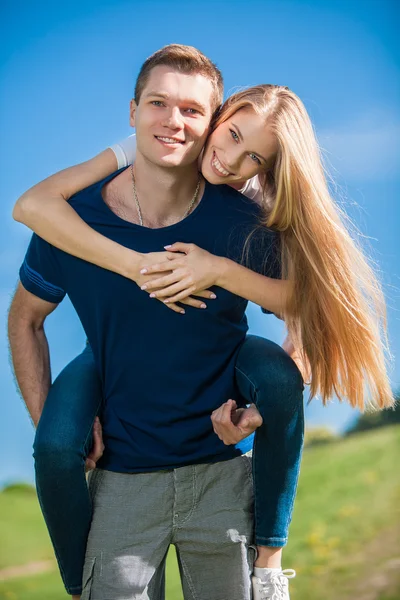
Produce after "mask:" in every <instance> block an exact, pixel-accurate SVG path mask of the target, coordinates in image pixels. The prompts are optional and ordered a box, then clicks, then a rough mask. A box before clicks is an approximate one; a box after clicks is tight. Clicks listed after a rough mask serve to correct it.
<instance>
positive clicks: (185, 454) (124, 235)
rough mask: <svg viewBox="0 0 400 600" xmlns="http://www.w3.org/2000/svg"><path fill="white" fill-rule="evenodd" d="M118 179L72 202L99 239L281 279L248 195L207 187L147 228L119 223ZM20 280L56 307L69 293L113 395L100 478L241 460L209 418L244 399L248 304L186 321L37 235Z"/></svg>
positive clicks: (229, 299)
mask: <svg viewBox="0 0 400 600" xmlns="http://www.w3.org/2000/svg"><path fill="white" fill-rule="evenodd" d="M118 174H119V171H118V172H117V173H116V174H113V175H111V176H110V177H108V178H106V179H104V180H103V181H101V182H99V183H97V184H95V185H93V186H91V187H89V188H87V189H85V190H83V191H82V192H80V193H78V194H76V195H75V196H73V197H72V198H71V200H70V204H71V206H72V207H73V208H74V209H75V210H76V212H77V213H78V214H79V215H80V216H81V217H82V219H84V221H86V223H88V224H89V225H90V226H91V227H93V228H94V229H95V230H96V231H98V232H100V233H102V234H103V235H105V236H107V237H108V238H110V239H112V240H114V241H116V242H118V243H120V244H122V245H124V246H126V247H128V248H131V249H133V250H136V251H138V252H143V253H144V252H155V251H162V250H163V249H164V246H165V245H167V244H172V243H174V242H177V241H180V242H192V243H194V244H197V245H198V246H200V247H201V248H204V249H206V250H208V251H209V252H212V253H213V254H216V255H219V256H227V257H229V258H231V259H233V260H235V261H237V262H244V264H248V265H249V266H250V267H251V268H253V269H254V270H257V271H259V272H263V273H265V274H266V275H269V276H272V277H278V276H279V259H278V254H279V250H278V249H279V238H278V235H277V234H276V233H273V232H271V231H268V230H266V229H265V228H258V229H256V230H255V228H256V226H257V225H258V224H259V220H258V219H259V208H258V207H257V205H255V204H254V203H253V202H251V201H249V200H248V199H247V198H245V197H244V196H243V195H242V194H240V193H239V192H236V191H235V190H233V189H232V188H230V187H227V186H223V185H221V186H212V185H210V184H206V187H205V192H204V195H203V198H202V200H201V202H200V203H199V205H198V206H197V207H196V208H195V210H194V211H193V212H192V213H191V214H190V215H189V216H188V217H186V218H185V219H183V220H182V221H180V222H178V223H176V224H174V225H171V226H169V227H163V228H160V229H149V228H147V227H141V226H139V225H135V224H133V223H129V222H128V221H125V220H124V219H121V218H120V217H118V216H117V215H116V214H114V213H113V212H112V211H111V209H110V208H109V207H108V206H107V205H106V203H105V202H104V200H103V197H102V188H103V186H104V184H105V183H106V182H107V181H109V180H110V179H111V178H112V177H114V176H115V175H118ZM254 230H255V231H254ZM252 232H254V233H253V234H252ZM249 234H252V235H251V236H250V239H249V240H248V239H247V238H248V236H249ZM246 240H247V243H246ZM20 279H21V282H22V284H23V286H24V287H25V288H26V289H27V290H28V291H29V292H31V293H32V294H35V295H36V296H38V297H39V298H42V299H43V300H47V301H49V302H56V303H59V302H61V300H62V299H63V298H64V296H65V294H68V296H69V298H70V299H71V302H72V304H73V305H74V307H75V309H76V312H77V313H78V316H79V318H80V320H81V322H82V324H83V327H84V329H85V332H86V335H87V338H88V340H89V342H90V345H91V347H92V350H93V355H94V358H95V362H96V365H97V368H98V371H99V374H100V377H101V381H102V385H103V393H104V411H103V415H102V423H103V434H104V442H105V452H104V454H103V457H102V458H101V460H100V461H99V463H98V466H99V467H101V468H104V469H108V470H111V471H118V472H141V471H154V470H163V469H168V468H174V467H179V466H184V465H189V464H195V463H207V462H215V461H222V460H227V459H230V458H233V457H234V456H237V455H238V454H240V453H241V450H240V449H238V448H235V447H233V446H225V445H224V444H223V443H222V442H221V441H220V440H219V439H218V437H217V436H216V435H215V433H214V432H213V429H212V425H211V420H210V416H211V413H212V411H213V410H215V409H216V408H218V407H219V406H220V405H221V404H222V403H223V402H226V400H228V398H235V399H239V400H240V398H239V394H238V391H237V389H236V387H235V377H234V368H235V361H236V357H237V354H238V351H239V349H240V346H241V344H242V342H243V341H244V339H245V335H246V331H247V319H246V316H245V308H246V305H247V301H246V300H244V299H243V298H240V297H238V296H236V295H234V294H232V293H230V292H228V291H226V290H224V289H221V288H217V287H216V288H215V292H216V294H217V299H216V300H212V301H209V302H208V303H207V309H206V310H198V309H195V308H192V307H188V306H187V307H185V310H186V314H185V315H180V314H176V313H174V312H173V311H171V310H169V309H168V308H167V307H165V306H164V305H163V304H162V303H161V302H160V301H158V300H156V299H151V298H150V297H149V294H148V293H147V292H145V291H142V290H140V288H139V287H138V286H137V285H136V283H134V282H132V281H130V280H129V279H126V278H124V277H122V276H120V275H117V274H116V273H113V272H111V271H107V270H106V269H102V268H100V267H97V266H96V265H93V264H91V263H88V262H86V261H84V260H81V259H79V258H75V257H74V256H71V255H69V254H66V253H65V252H62V251H61V250H58V249H57V248H55V247H53V246H51V245H50V244H48V243H47V242H45V241H44V240H42V239H41V238H39V237H38V236H36V235H34V236H33V237H32V240H31V243H30V246H29V249H28V251H27V254H26V257H25V260H24V263H23V265H22V267H21V269H20Z"/></svg>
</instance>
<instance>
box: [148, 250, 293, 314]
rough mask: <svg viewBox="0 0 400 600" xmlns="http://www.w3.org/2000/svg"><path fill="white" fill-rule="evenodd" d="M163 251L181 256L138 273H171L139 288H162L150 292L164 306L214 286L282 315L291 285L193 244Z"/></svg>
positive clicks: (288, 282)
mask: <svg viewBox="0 0 400 600" xmlns="http://www.w3.org/2000/svg"><path fill="white" fill-rule="evenodd" d="M166 249H167V250H168V251H170V252H181V253H183V256H182V255H181V256H178V257H177V258H176V259H175V260H170V261H168V263H161V264H160V263H158V264H154V265H153V266H152V267H148V268H147V266H146V267H145V268H144V269H143V270H142V271H141V272H142V273H143V274H144V273H146V274H147V275H150V274H151V275H154V274H155V273H162V272H163V271H172V273H171V274H169V275H166V276H164V277H160V278H157V279H154V280H152V281H151V282H149V283H146V284H145V285H144V286H143V287H142V289H145V290H147V291H150V290H152V289H155V288H157V287H158V288H163V289H159V290H158V291H154V292H153V294H154V297H155V298H159V299H163V300H164V302H166V303H169V302H179V300H180V299H181V297H184V296H185V295H187V294H192V295H194V296H195V295H196V292H197V291H198V290H201V289H209V288H210V287H212V286H213V285H217V286H219V287H222V288H225V289H226V290H228V291H229V292H232V293H234V294H236V295H237V296H241V297H242V298H245V299H246V300H250V301H251V302H254V303H255V304H258V305H259V306H262V307H263V308H265V309H267V310H269V311H270V312H273V313H275V314H276V315H281V314H284V312H285V308H286V305H287V300H288V297H289V294H290V293H291V282H290V281H282V280H281V279H272V278H270V277H265V276H264V275H259V274H258V273H255V272H254V271H251V270H250V269H248V268H247V267H243V266H242V265H239V264H238V263H236V262H234V261H233V260H230V259H228V258H223V257H220V256H215V255H214V254H210V253H209V252H207V251H206V250H203V249H202V248H199V247H198V246H195V245H194V244H182V243H176V244H173V245H172V246H166Z"/></svg>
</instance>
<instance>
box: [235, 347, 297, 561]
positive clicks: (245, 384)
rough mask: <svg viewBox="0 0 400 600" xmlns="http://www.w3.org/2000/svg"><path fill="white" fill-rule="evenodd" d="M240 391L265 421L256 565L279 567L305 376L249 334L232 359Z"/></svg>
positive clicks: (257, 458)
mask: <svg viewBox="0 0 400 600" xmlns="http://www.w3.org/2000/svg"><path fill="white" fill-rule="evenodd" d="M236 381H237V384H238V387H239V391H240V393H241V394H242V396H243V397H244V398H245V399H246V400H247V402H249V403H253V404H255V405H256V406H257V408H258V410H259V412H260V413H261V416H262V418H263V424H262V426H261V427H259V428H258V429H257V431H256V435H255V442H254V449H253V478H254V502H255V532H256V544H257V550H258V557H257V560H256V563H255V564H256V566H258V567H279V566H280V558H281V550H282V547H283V546H284V545H285V544H286V542H287V538H288V528H289V524H290V521H291V518H292V511H293V503H294V499H295V495H296V489H297V480H298V476H299V470H300V460H301V453H302V448H303V436H304V415H303V389H304V386H303V380H302V377H301V374H300V371H299V370H298V368H297V366H296V365H295V363H294V362H293V360H292V359H291V358H290V356H289V355H288V354H287V353H286V352H285V351H284V350H283V349H282V348H281V347H280V346H278V345H277V344H275V343H274V342H271V341H269V340H266V339H264V338H261V337H257V336H253V335H249V336H247V338H246V340H245V342H244V343H243V346H242V347H241V349H240V353H239V355H238V358H237V361H236Z"/></svg>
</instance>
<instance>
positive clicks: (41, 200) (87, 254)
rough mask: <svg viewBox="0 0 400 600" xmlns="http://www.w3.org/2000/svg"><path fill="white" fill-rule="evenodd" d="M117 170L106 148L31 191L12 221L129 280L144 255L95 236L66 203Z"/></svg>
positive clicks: (58, 246) (115, 163)
mask: <svg viewBox="0 0 400 600" xmlns="http://www.w3.org/2000/svg"><path fill="white" fill-rule="evenodd" d="M116 169H117V160H116V157H115V154H114V152H113V151H112V150H110V149H109V148H108V149H107V150H104V152H101V154H98V155H97V156H95V157H94V158H92V159H91V160H88V161H86V162H84V163H81V164H79V165H76V166H74V167H70V168H68V169H64V170H63V171H60V172H59V173H56V174H55V175H52V176H51V177H48V178H47V179H45V180H44V181H41V182H40V183H38V184H37V185H35V186H33V187H32V188H30V189H29V190H28V191H27V192H25V193H24V194H23V195H22V196H21V197H20V198H19V199H18V200H17V203H16V204H15V207H14V210H13V217H14V219H15V220H16V221H19V222H20V223H23V224H24V225H26V226H27V227H29V228H30V229H32V230H33V231H34V232H35V233H37V234H38V235H39V236H40V237H41V238H43V239H44V240H46V241H47V242H49V243H50V244H52V245H53V246H56V247H57V248H59V249H60V250H63V251H64V252H67V253H68V254H73V255H74V256H77V257H78V258H82V259H84V260H87V261H88V262H92V263H94V264H95V265H98V266H99V267H103V268H104V269H108V270H110V271H114V272H115V273H119V274H120V275H123V276H124V277H130V278H131V279H132V278H133V277H132V274H133V273H134V272H135V269H136V270H137V269H138V268H139V266H140V260H141V259H142V258H143V255H142V254H139V253H137V252H134V251H132V250H129V249H128V248H124V246H121V245H119V244H117V243H116V242H113V241H112V240H110V239H108V238H106V237H104V236H102V235H101V234H100V233H97V231H95V230H94V229H92V228H91V227H90V226H89V225H87V224H86V223H85V222H84V221H83V220H82V219H81V218H80V216H79V215H78V214H77V213H76V212H75V211H74V209H73V208H72V207H71V206H70V205H69V204H68V202H67V200H68V199H69V198H70V197H71V196H73V195H74V194H76V193H77V192H79V191H81V190H83V189H85V188H86V187H88V186H90V185H92V184H93V183H96V182H97V181H100V180H101V179H104V177H107V175H110V174H111V173H113V172H114V171H115V170H116Z"/></svg>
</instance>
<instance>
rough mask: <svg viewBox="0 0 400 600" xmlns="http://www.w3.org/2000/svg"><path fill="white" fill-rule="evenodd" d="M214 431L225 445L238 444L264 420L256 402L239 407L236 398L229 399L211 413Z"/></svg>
mask: <svg viewBox="0 0 400 600" xmlns="http://www.w3.org/2000/svg"><path fill="white" fill-rule="evenodd" d="M211 421H212V424H213V428H214V432H215V433H216V434H217V436H218V437H219V439H220V440H222V441H223V442H224V444H225V445H227V446H229V445H231V444H237V443H238V442H240V441H241V440H243V439H244V438H246V437H247V436H249V435H250V434H251V433H253V432H254V431H255V430H256V429H257V428H258V427H260V425H262V423H263V420H262V417H261V415H260V413H259V412H258V410H257V407H256V406H255V404H252V405H251V406H250V407H249V408H237V404H236V402H235V400H228V402H225V403H224V404H223V405H222V406H220V407H219V408H217V410H214V412H213V413H212V415H211Z"/></svg>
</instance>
